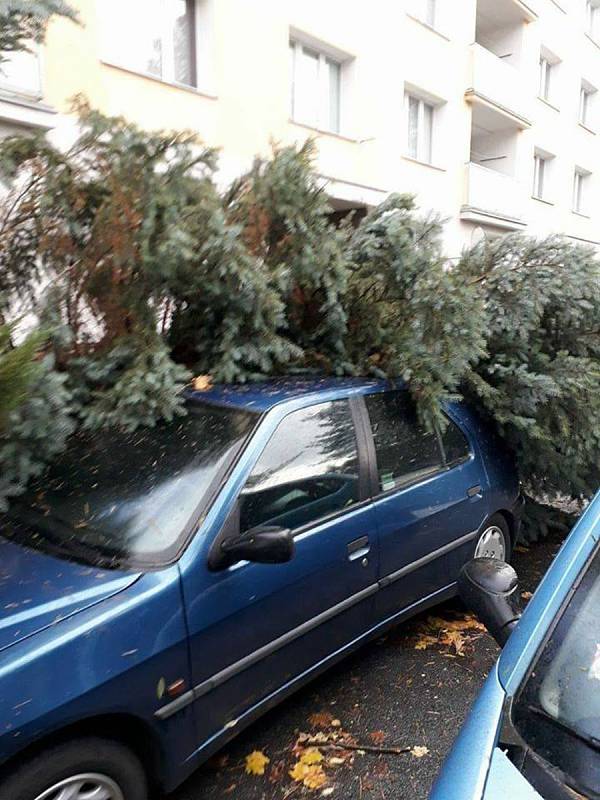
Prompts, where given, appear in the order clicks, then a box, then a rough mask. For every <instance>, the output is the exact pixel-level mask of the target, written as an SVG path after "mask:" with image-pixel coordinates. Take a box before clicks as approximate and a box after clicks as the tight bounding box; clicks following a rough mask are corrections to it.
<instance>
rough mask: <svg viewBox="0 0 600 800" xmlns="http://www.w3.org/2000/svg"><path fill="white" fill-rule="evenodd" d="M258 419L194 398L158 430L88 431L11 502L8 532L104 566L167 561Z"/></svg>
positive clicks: (3, 522) (0, 521) (0, 526)
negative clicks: (25, 491) (92, 432)
mask: <svg viewBox="0 0 600 800" xmlns="http://www.w3.org/2000/svg"><path fill="white" fill-rule="evenodd" d="M257 419H258V415H257V414H255V413H250V412H246V411H242V410H237V409H233V408H225V407H219V406H213V405H209V404H205V403H196V402H194V403H190V404H189V405H188V407H187V414H186V415H185V416H181V417H178V418H177V419H176V420H174V421H172V422H170V423H165V424H159V425H157V426H156V427H155V428H145V429H140V430H138V431H136V432H135V433H129V434H127V433H124V432H122V431H102V432H101V433H96V434H93V435H91V434H78V435H77V436H75V437H74V438H73V440H72V442H71V444H70V446H69V448H68V450H67V451H66V452H65V453H64V454H63V455H62V456H61V457H60V458H59V459H58V460H57V461H56V462H54V464H53V465H52V466H51V467H50V468H49V469H48V470H47V471H46V472H45V473H44V475H42V476H41V477H40V478H39V479H37V480H36V481H35V482H34V483H33V484H32V485H30V487H29V488H28V491H27V493H26V494H25V495H21V496H20V497H18V498H16V499H15V500H14V501H13V502H11V504H10V506H9V509H8V511H7V512H6V513H5V514H3V515H2V516H1V518H0V533H1V534H2V535H3V536H4V537H6V538H10V539H12V540H16V541H18V542H19V543H21V544H25V545H27V546H29V547H34V548H36V549H44V550H47V549H49V550H52V551H59V552H60V553H62V554H64V555H67V556H72V557H75V558H83V560H86V561H88V562H92V563H94V564H96V565H99V564H107V565H109V566H110V565H112V566H140V565H142V566H143V565H148V566H157V565H160V564H162V563H166V562H168V561H169V560H170V559H171V558H172V557H173V556H174V555H175V554H176V553H177V551H178V549H179V547H180V545H181V539H182V536H183V535H184V534H185V532H186V530H187V529H188V528H189V525H190V523H193V522H194V521H195V520H197V519H199V518H200V517H201V515H202V513H204V512H205V511H206V508H207V504H208V502H209V501H210V498H211V496H212V494H213V490H214V488H215V483H217V482H218V479H219V477H220V476H221V474H222V472H223V470H224V469H225V468H226V467H227V465H228V464H229V463H230V462H231V460H232V459H233V457H234V455H235V453H236V452H237V450H238V449H239V448H240V447H241V445H242V443H243V441H244V439H245V438H246V437H247V436H248V434H249V433H250V431H251V430H252V429H253V428H254V426H255V424H256V421H257Z"/></svg>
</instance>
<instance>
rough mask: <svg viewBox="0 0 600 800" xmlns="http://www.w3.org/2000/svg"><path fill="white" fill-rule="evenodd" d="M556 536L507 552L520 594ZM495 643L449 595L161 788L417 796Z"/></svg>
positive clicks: (198, 792) (242, 799)
mask: <svg viewBox="0 0 600 800" xmlns="http://www.w3.org/2000/svg"><path fill="white" fill-rule="evenodd" d="M559 546H560V540H559V539H558V538H554V539H550V540H546V541H543V542H541V543H538V544H536V545H533V546H531V548H530V549H528V550H525V549H521V548H519V549H518V552H516V553H515V555H514V559H513V563H514V566H515V568H516V569H517V572H518V573H519V577H520V579H521V591H522V592H523V593H524V602H527V599H528V596H529V593H530V592H533V591H534V590H535V587H536V586H537V584H538V582H539V580H540V578H541V577H542V575H543V574H544V572H545V571H546V569H547V567H548V566H549V564H550V562H551V560H552V558H553V557H554V555H555V554H556V553H557V551H558V548H559ZM432 617H433V619H432ZM498 652H499V651H498V647H497V646H496V644H495V642H494V641H493V639H491V637H490V636H489V635H488V634H487V633H486V632H485V631H482V630H480V628H479V627H477V623H476V622H475V621H474V620H473V619H472V618H470V617H469V615H466V614H465V611H464V609H463V608H462V606H461V605H460V602H459V601H452V602H450V603H446V604H445V605H443V606H440V607H438V608H436V609H433V610H432V611H429V612H427V613H426V614H423V615H421V616H419V617H417V618H415V619H413V620H411V621H410V622H408V623H405V624H403V625H401V626H398V627H397V628H395V629H394V630H392V631H391V632H390V633H389V634H388V635H387V636H385V637H383V638H382V639H380V640H378V641H376V642H374V643H372V644H369V645H367V646H365V647H364V648H362V649H361V650H359V651H358V652H357V653H355V654H354V655H352V656H350V657H349V658H348V659H346V660H345V661H343V662H341V664H339V665H337V666H336V667H334V668H332V669H331V670H330V671H329V672H327V673H326V674H325V675H323V676H322V677H321V678H319V679H318V680H316V681H315V682H314V683H312V684H310V685H309V686H307V687H306V688H304V689H303V690H301V691H299V692H298V693H296V694H295V695H293V696H292V697H291V698H289V699H288V700H287V701H286V702H284V703H283V704H282V705H280V706H279V707H278V708H277V709H275V710H273V711H271V712H270V713H269V714H267V715H266V716H265V717H263V718H262V719H261V720H259V721H258V722H257V723H255V724H254V725H253V726H251V727H250V728H248V729H247V730H246V731H245V732H244V733H242V734H241V735H240V736H239V737H238V738H237V739H236V740H235V741H234V742H233V743H232V744H230V745H229V746H228V747H226V748H225V749H224V750H223V751H221V752H220V753H219V754H218V755H217V756H216V757H215V758H213V759H212V760H211V761H210V762H209V763H208V764H206V765H205V766H204V767H203V768H201V769H200V770H199V771H198V772H197V773H196V774H195V775H193V776H192V778H190V780H188V781H187V782H186V783H185V784H184V785H183V786H182V787H181V788H180V789H179V790H178V791H177V792H176V793H175V794H173V795H171V796H170V797H169V798H168V800H217V798H218V800H226V799H227V798H229V797H231V798H235V800H287V798H293V800H299V798H309V797H313V798H320V797H328V798H331V800H425V798H427V796H428V793H429V790H430V788H431V785H432V782H433V780H434V779H435V776H436V775H437V773H438V771H439V769H440V766H441V764H442V761H443V759H444V756H445V755H446V753H447V752H448V750H449V748H450V747H451V745H452V742H453V741H454V739H455V737H456V735H457V733H458V731H459V729H460V726H461V724H462V722H463V720H464V718H465V716H466V714H467V712H468V710H469V708H470V706H471V704H472V702H473V700H474V698H475V696H476V695H477V692H478V691H479V689H480V687H481V685H482V683H483V681H484V680H485V677H486V675H487V674H488V672H489V670H490V668H491V667H492V665H493V663H494V661H495V660H496V658H497V657H498ZM313 743H315V744H316V745H320V746H317V747H315V744H313ZM344 745H347V746H348V749H345V748H344ZM408 748H410V749H408ZM388 750H389V751H390V752H387V751H388ZM252 753H257V754H258V756H256V755H255V756H254V757H253V758H251V760H250V766H251V767H252V766H253V765H254V772H250V773H249V772H247V770H246V766H247V761H246V759H247V756H249V755H251V754H252ZM307 753H308V755H307ZM262 756H264V757H265V758H268V759H269V761H268V763H267V762H266V761H265V758H262ZM299 764H300V766H298V765H299ZM261 769H264V774H262V775H261V774H254V773H256V772H260V771H261ZM290 772H293V773H294V777H292V776H291V775H290ZM303 776H304V780H303V779H302V778H303ZM309 787H314V788H309ZM165 800H166V799H165Z"/></svg>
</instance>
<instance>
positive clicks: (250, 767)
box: [246, 750, 271, 775]
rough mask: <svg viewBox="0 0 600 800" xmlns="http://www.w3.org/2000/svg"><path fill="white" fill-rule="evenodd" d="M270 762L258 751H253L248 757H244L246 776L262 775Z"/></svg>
mask: <svg viewBox="0 0 600 800" xmlns="http://www.w3.org/2000/svg"><path fill="white" fill-rule="evenodd" d="M270 760H271V759H270V758H267V756H266V755H265V754H264V753H261V752H260V750H254V751H253V752H252V753H250V755H249V756H246V772H247V773H248V775H264V774H265V767H266V766H267V764H268V763H269V762H270Z"/></svg>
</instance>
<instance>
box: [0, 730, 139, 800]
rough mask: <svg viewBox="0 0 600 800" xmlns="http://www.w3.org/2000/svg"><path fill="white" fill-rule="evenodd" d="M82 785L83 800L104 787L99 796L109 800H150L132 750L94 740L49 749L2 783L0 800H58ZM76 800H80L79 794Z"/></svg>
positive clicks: (88, 739)
mask: <svg viewBox="0 0 600 800" xmlns="http://www.w3.org/2000/svg"><path fill="white" fill-rule="evenodd" d="M80 783H81V788H80V790H79V791H80V793H81V797H82V798H84V797H86V796H89V793H90V792H91V790H92V789H93V788H94V787H101V788H102V789H104V792H99V793H98V794H99V796H102V797H106V798H107V800H148V782H147V779H146V774H145V772H144V768H143V767H142V764H141V762H140V761H139V759H138V758H137V757H136V756H135V755H134V754H133V753H132V752H131V750H129V749H128V748H127V747H125V746H124V745H122V744H119V743H118V742H112V741H109V740H108V739H99V738H92V737H89V738H86V739H81V740H79V741H71V742H66V743H64V744H59V745H56V746H55V747H50V748H49V749H48V750H44V751H43V752H42V753H40V754H39V755H37V756H35V757H34V758H31V759H30V760H29V761H26V762H24V763H23V764H22V765H21V766H20V767H18V768H17V769H16V770H15V771H14V772H13V773H11V774H10V775H9V776H8V777H7V778H6V779H5V781H4V782H0V798H3V800H4V798H5V799H6V800H9V798H10V800H56V798H58V797H60V795H61V792H62V791H63V790H64V789H65V788H74V787H77V786H79V784H80ZM68 796H69V797H71V795H68ZM73 800H79V798H78V794H77V792H75V793H74V794H73Z"/></svg>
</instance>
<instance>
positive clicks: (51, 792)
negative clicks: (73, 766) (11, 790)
mask: <svg viewBox="0 0 600 800" xmlns="http://www.w3.org/2000/svg"><path fill="white" fill-rule="evenodd" d="M35 800H125V797H124V795H123V792H122V791H121V790H120V789H119V787H118V786H117V784H116V783H115V782H114V781H113V780H112V778H109V777H108V776H107V775H98V774H95V773H85V774H82V775H73V776H72V777H71V778H65V780H62V781H60V782H59V783H56V784H55V785H54V786H51V787H50V788H49V789H46V790H45V791H43V792H42V793H41V794H40V795H38V796H37V797H36V798H35Z"/></svg>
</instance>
